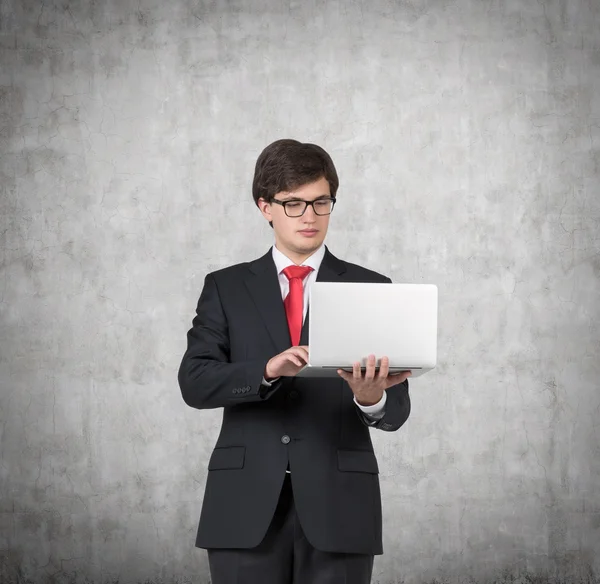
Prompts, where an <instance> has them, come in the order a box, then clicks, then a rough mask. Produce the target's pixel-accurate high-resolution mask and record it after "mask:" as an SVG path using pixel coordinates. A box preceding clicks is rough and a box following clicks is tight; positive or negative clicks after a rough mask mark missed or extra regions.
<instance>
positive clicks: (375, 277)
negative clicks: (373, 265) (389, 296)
mask: <svg viewBox="0 0 600 584" xmlns="http://www.w3.org/2000/svg"><path fill="white" fill-rule="evenodd" d="M330 253H331V252H330ZM331 255H332V257H333V258H334V260H335V261H337V262H339V263H340V264H341V265H343V267H344V276H343V277H344V279H346V280H349V281H357V282H390V281H391V279H390V278H389V277H388V276H386V275H385V274H381V273H379V272H376V271H375V270H371V269H369V268H366V267H364V266H361V265H359V264H354V263H352V262H347V261H345V260H341V259H339V258H336V257H335V256H333V254H331Z"/></svg>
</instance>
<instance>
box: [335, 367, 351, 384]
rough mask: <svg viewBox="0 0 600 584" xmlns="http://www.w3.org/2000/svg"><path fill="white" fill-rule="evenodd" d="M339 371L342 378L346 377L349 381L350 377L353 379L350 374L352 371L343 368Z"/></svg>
mask: <svg viewBox="0 0 600 584" xmlns="http://www.w3.org/2000/svg"><path fill="white" fill-rule="evenodd" d="M337 372H338V375H339V376H340V377H341V378H342V379H345V380H346V381H349V380H350V379H352V375H350V373H348V372H347V371H343V370H342V369H338V370H337Z"/></svg>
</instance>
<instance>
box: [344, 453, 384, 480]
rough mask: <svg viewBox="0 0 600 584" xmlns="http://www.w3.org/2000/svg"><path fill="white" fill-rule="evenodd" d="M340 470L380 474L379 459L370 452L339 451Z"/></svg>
mask: <svg viewBox="0 0 600 584" xmlns="http://www.w3.org/2000/svg"><path fill="white" fill-rule="evenodd" d="M337 454H338V469H339V470H342V471H349V472H368V473H372V474H379V466H378V465H377V458H375V454H374V453H373V452H371V451H370V450H338V451H337Z"/></svg>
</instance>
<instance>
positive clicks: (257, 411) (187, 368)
mask: <svg viewBox="0 0 600 584" xmlns="http://www.w3.org/2000/svg"><path fill="white" fill-rule="evenodd" d="M338 185H339V182H338V177H337V173H336V170H335V167H334V165H333V162H332V160H331V158H330V156H329V155H328V154H327V152H325V150H323V149H322V148H321V147H319V146H317V145H314V144H303V143H301V142H298V141H296V140H289V139H284V140H278V141H276V142H274V143H272V144H271V145H269V146H267V147H266V148H265V149H264V150H263V152H262V153H261V154H260V156H259V157H258V160H257V162H256V168H255V174H254V180H253V187H252V190H253V197H254V201H255V203H256V205H257V206H258V208H259V209H260V211H261V213H262V215H263V216H264V218H265V219H266V220H267V221H268V222H269V225H270V226H271V227H272V228H273V230H274V235H275V244H274V246H273V247H272V248H271V249H269V251H268V252H267V253H266V254H265V255H263V256H262V257H260V258H258V259H256V260H254V261H251V262H245V263H241V264H237V265H234V266H230V267H227V268H223V269H220V270H217V271H214V272H212V273H209V274H208V275H206V277H205V280H204V287H203V289H202V291H201V293H200V298H199V300H198V304H197V308H196V316H195V317H194V318H193V321H192V328H191V329H190V330H189V332H188V335H187V350H186V351H185V354H184V356H183V359H182V362H181V365H180V368H179V374H178V380H179V385H180V388H181V393H182V397H183V399H184V401H185V403H186V404H187V405H189V406H191V407H193V408H197V409H210V408H223V420H222V425H221V431H220V433H219V436H218V438H217V442H216V445H215V447H214V450H213V452H212V455H211V457H210V461H209V464H208V477H207V482H206V489H205V493H204V500H203V505H202V511H201V514H200V523H199V527H198V532H197V537H196V546H197V547H200V548H205V549H206V550H207V553H208V559H209V566H210V571H211V577H212V582H213V584H234V583H237V584H338V583H339V584H341V583H345V584H367V583H368V582H370V581H371V575H372V570H373V560H374V556H375V555H380V554H382V553H383V547H382V507H381V494H380V487H379V478H378V465H377V459H376V457H375V454H374V452H373V444H372V442H371V436H370V433H369V428H374V429H379V430H382V431H386V432H394V431H396V430H398V428H400V427H401V426H402V425H403V424H404V422H405V421H406V420H407V418H408V416H409V413H410V398H409V393H408V379H407V378H408V376H409V375H410V372H406V373H401V374H399V375H393V376H392V375H388V366H389V362H388V359H387V357H386V356H382V357H381V367H380V368H379V370H378V371H376V369H375V362H376V356H375V355H369V356H368V360H367V366H366V369H365V370H361V364H360V363H359V362H357V363H355V364H354V367H353V371H352V373H350V372H346V371H341V370H340V371H338V375H339V378H328V379H315V378H310V379H309V378H306V379H305V378H300V377H295V376H296V374H297V373H298V372H299V370H300V369H301V368H302V367H303V366H304V365H305V364H306V363H307V362H308V352H309V347H308V346H307V339H308V319H307V318H306V315H307V312H308V310H309V306H308V297H309V290H310V286H311V284H312V283H313V282H315V281H329V282H391V280H390V279H389V278H388V277H386V276H384V275H381V274H378V273H377V272H374V271H371V270H368V269H366V268H363V267H361V266H358V265H356V264H351V263H348V262H345V261H342V260H340V259H338V258H336V257H335V256H334V255H333V254H332V253H331V252H330V251H329V249H328V248H327V246H325V244H324V240H325V236H326V234H327V228H328V225H329V219H330V216H331V212H332V211H333V208H334V206H335V202H336V193H337V189H338ZM348 318H352V315H349V316H348ZM398 334H402V333H401V331H398ZM365 357H367V356H365Z"/></svg>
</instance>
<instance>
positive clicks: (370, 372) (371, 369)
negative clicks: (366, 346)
mask: <svg viewBox="0 0 600 584" xmlns="http://www.w3.org/2000/svg"><path fill="white" fill-rule="evenodd" d="M375 360H376V359H375V355H369V358H368V359H367V370H366V372H365V379H374V378H375Z"/></svg>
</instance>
